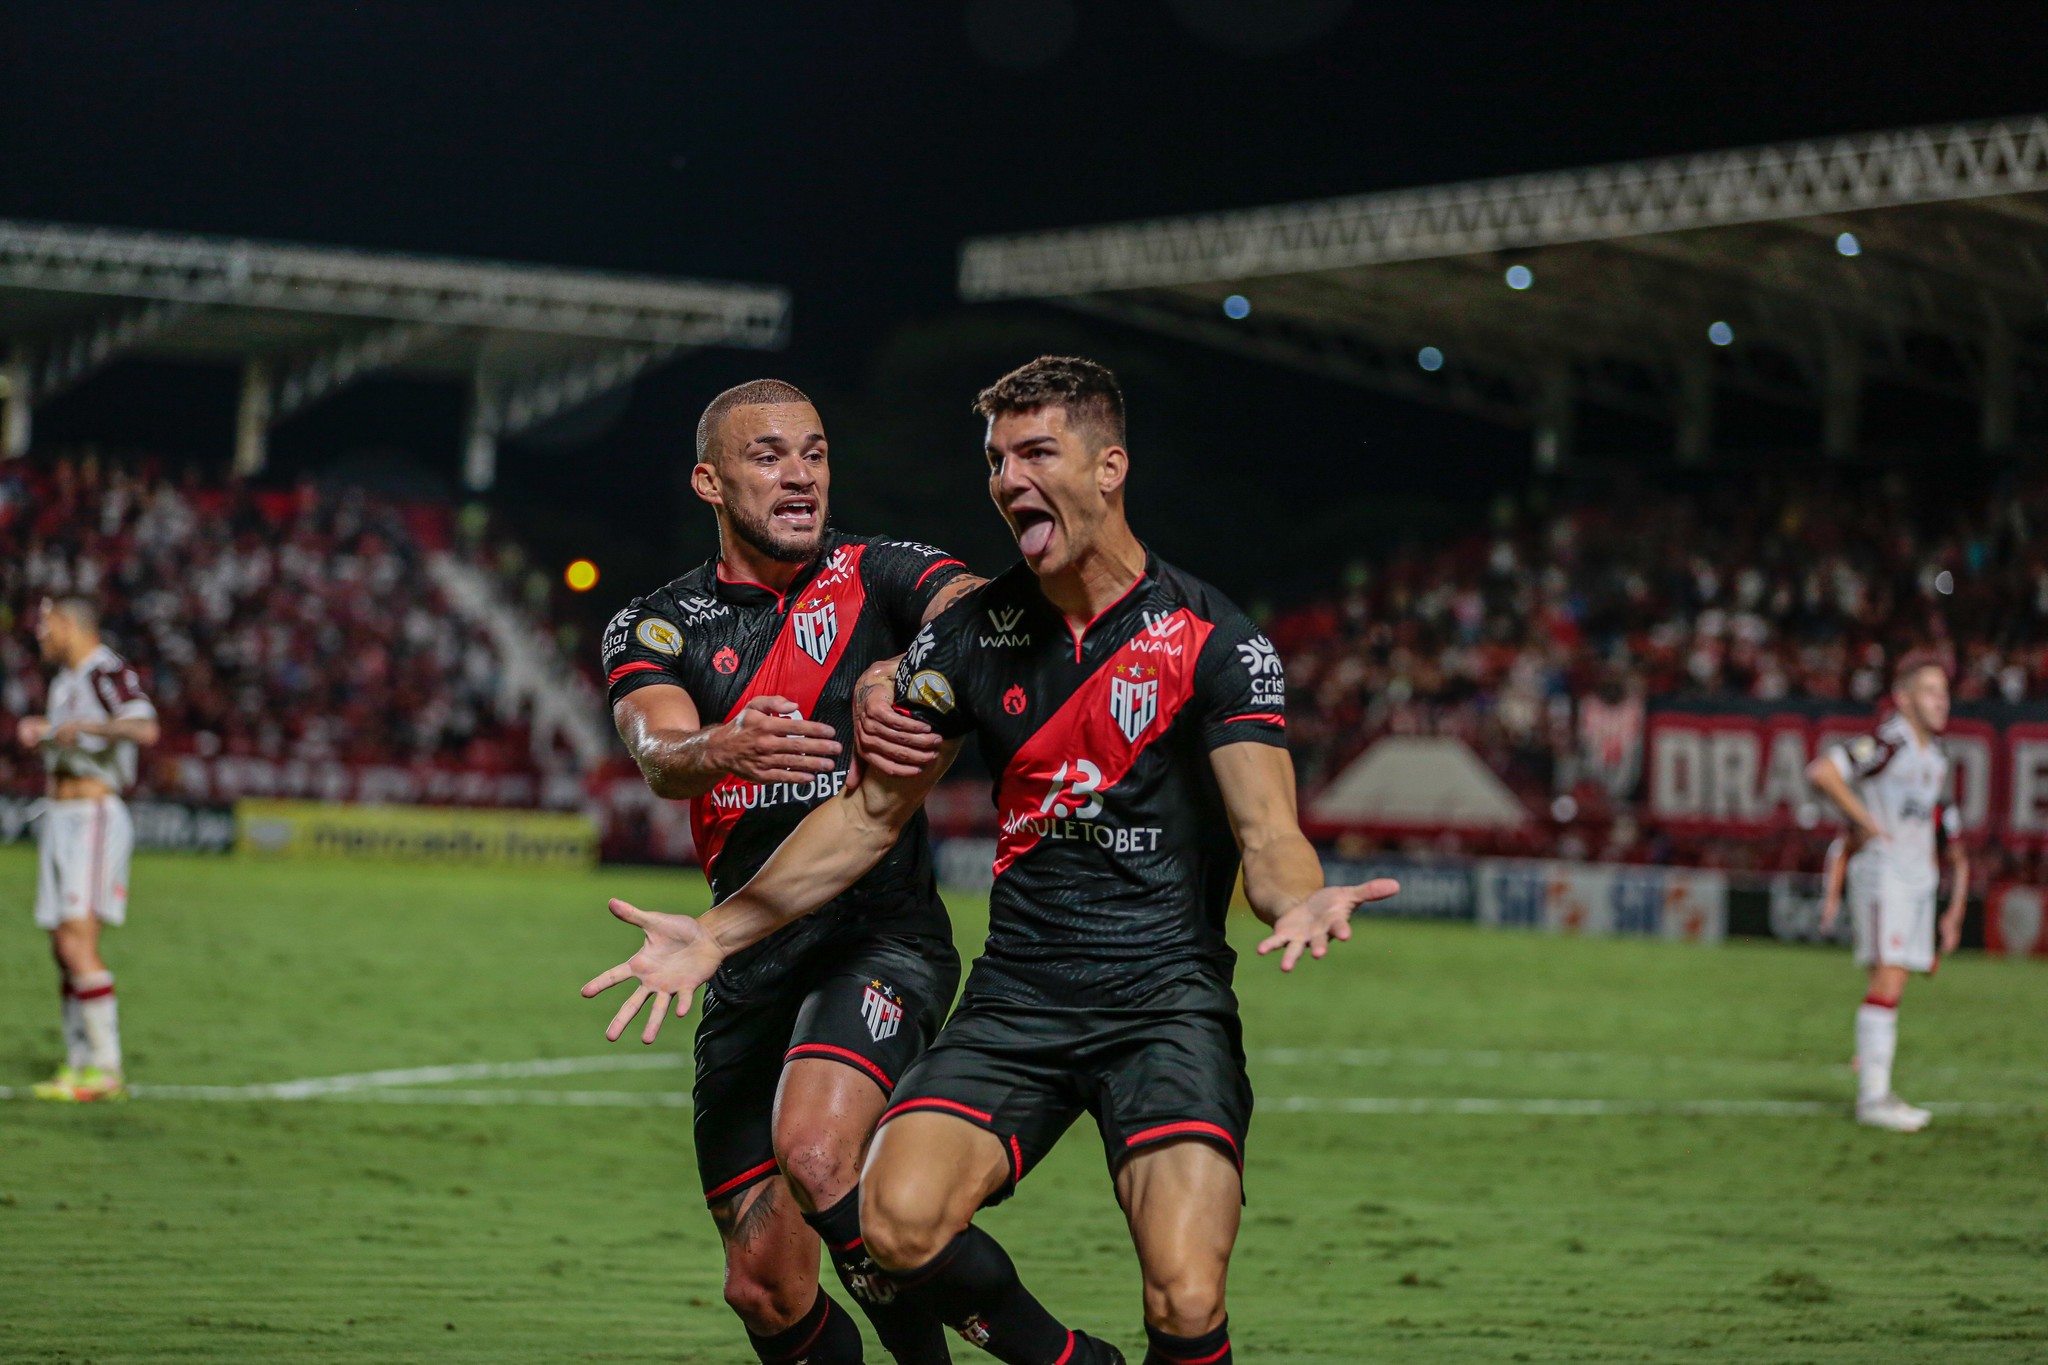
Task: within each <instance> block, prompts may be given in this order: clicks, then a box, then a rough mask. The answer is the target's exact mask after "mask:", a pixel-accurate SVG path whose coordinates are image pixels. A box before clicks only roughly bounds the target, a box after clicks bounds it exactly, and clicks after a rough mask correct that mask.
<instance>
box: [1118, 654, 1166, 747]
mask: <svg viewBox="0 0 2048 1365" xmlns="http://www.w3.org/2000/svg"><path fill="white" fill-rule="evenodd" d="M1158 673H1159V670H1158V669H1156V668H1147V667H1146V666H1145V665H1143V664H1118V665H1117V666H1116V673H1115V674H1114V675H1113V676H1112V677H1111V678H1110V680H1109V716H1110V719H1111V720H1114V721H1115V722H1116V728H1117V729H1119V730H1121V731H1123V735H1124V738H1125V739H1127V740H1129V741H1130V742H1131V743H1133V744H1136V743H1137V742H1138V736H1139V735H1142V734H1144V733H1145V727H1146V726H1148V725H1150V724H1151V723H1152V718H1153V717H1155V716H1157V715H1158V714H1159V677H1158Z"/></svg>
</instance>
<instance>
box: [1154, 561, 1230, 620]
mask: <svg viewBox="0 0 2048 1365" xmlns="http://www.w3.org/2000/svg"><path fill="white" fill-rule="evenodd" d="M1152 573H1153V577H1154V578H1155V579H1156V580H1157V582H1158V588H1157V589H1156V593H1157V595H1158V597H1159V598H1160V599H1161V600H1163V601H1167V602H1172V603H1175V604H1177V605H1179V606H1184V607H1186V608H1187V609H1188V610H1190V611H1192V612H1194V614H1195V615H1196V616H1199V617H1200V618H1201V619H1203V620H1204V621H1208V622H1211V623H1212V624H1214V623H1220V622H1223V621H1226V620H1227V621H1233V622H1234V621H1249V620H1250V619H1251V618H1250V617H1248V616H1246V615H1245V612H1244V609H1243V608H1242V607H1240V606H1238V605H1237V603H1236V602H1235V601H1233V600H1232V599H1231V597H1230V595H1229V594H1228V593H1226V592H1224V591H1223V590H1222V589H1221V588H1219V587H1217V586H1216V585H1215V584H1213V583H1211V582H1209V581H1208V580H1207V579H1203V578H1197V577H1196V576H1195V575H1194V574H1191V573H1189V572H1188V571H1187V570H1186V569H1183V568H1181V567H1179V566H1178V565H1175V564H1169V563H1167V562H1166V561H1165V560H1163V559H1157V558H1155V559H1154V560H1153V561H1152Z"/></svg>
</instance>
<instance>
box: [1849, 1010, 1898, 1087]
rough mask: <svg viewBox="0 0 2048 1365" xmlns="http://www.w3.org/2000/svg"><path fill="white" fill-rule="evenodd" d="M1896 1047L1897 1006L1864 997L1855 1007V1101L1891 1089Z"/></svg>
mask: <svg viewBox="0 0 2048 1365" xmlns="http://www.w3.org/2000/svg"><path fill="white" fill-rule="evenodd" d="M1898 1049H1899V1007H1898V1006H1897V1005H1876V1004H1872V1003H1871V1002H1870V1001H1868V1000H1865V1001H1864V1002H1863V1003H1862V1004H1861V1005H1859V1006H1857V1007H1856V1102H1857V1103H1858V1104H1866V1103H1868V1102H1870V1101H1871V1100H1881V1099H1883V1098H1884V1097H1885V1096H1886V1095H1889V1094H1891V1093H1892V1055H1893V1054H1894V1053H1896V1052H1897V1051H1898Z"/></svg>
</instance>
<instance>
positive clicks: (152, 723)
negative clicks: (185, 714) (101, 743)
mask: <svg viewBox="0 0 2048 1365" xmlns="http://www.w3.org/2000/svg"><path fill="white" fill-rule="evenodd" d="M43 723H44V725H46V726H47V725H48V724H49V721H48V719H47V718H44V720H43ZM49 733H50V742H51V743H52V744H55V745H58V746H59V747H61V748H69V747H71V746H72V745H74V744H76V743H78V741H79V740H80V739H81V738H83V737H84V736H87V735H97V736H98V737H100V738H101V739H125V740H127V741H128V742H129V743H131V744H140V745H142V746H143V747H144V748H148V747H149V746H150V745H152V744H154V743H156V742H157V741H158V740H159V739H161V738H163V727H162V726H161V725H159V724H157V719H156V717H155V716H154V715H148V716H126V717H118V718H116V719H114V720H70V721H66V722H64V724H62V725H60V726H58V727H57V728H56V729H54V730H51V731H50V732H49Z"/></svg>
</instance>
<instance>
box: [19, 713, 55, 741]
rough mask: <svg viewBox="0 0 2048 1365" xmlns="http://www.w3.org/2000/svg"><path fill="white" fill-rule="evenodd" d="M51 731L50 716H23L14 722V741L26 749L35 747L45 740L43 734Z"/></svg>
mask: <svg viewBox="0 0 2048 1365" xmlns="http://www.w3.org/2000/svg"><path fill="white" fill-rule="evenodd" d="M49 733H50V718H49V717H48V716H23V717H22V718H21V719H20V720H18V721H16V722H14V741H15V743H17V744H19V745H20V746H21V747H22V748H24V749H33V748H35V747H36V746H37V745H38V744H41V743H42V742H43V736H45V735H47V734H49Z"/></svg>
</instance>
